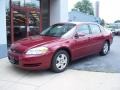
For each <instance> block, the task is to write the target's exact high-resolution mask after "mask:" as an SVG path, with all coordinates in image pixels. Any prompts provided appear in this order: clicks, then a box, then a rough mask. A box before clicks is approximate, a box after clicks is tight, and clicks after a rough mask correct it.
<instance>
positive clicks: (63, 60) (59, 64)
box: [52, 50, 70, 73]
mask: <svg viewBox="0 0 120 90" xmlns="http://www.w3.org/2000/svg"><path fill="white" fill-rule="evenodd" d="M69 59H70V58H69V54H68V53H67V52H66V51H64V50H60V51H58V52H56V53H55V55H54V57H53V60H52V70H53V71H54V72H56V73H59V72H62V71H64V70H65V69H66V67H67V66H68V63H69Z"/></svg>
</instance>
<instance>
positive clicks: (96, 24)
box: [89, 23, 102, 34]
mask: <svg viewBox="0 0 120 90" xmlns="http://www.w3.org/2000/svg"><path fill="white" fill-rule="evenodd" d="M91 25H96V26H98V28H99V30H100V32H99V33H93V32H92V29H91V27H90V26H91ZM89 28H90V34H100V33H101V32H102V30H101V28H100V25H98V24H93V23H92V24H89Z"/></svg>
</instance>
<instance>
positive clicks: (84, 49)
mask: <svg viewBox="0 0 120 90" xmlns="http://www.w3.org/2000/svg"><path fill="white" fill-rule="evenodd" d="M76 32H77V33H78V34H79V33H81V34H83V36H82V35H81V36H79V37H78V38H76V39H75V40H76V45H75V48H76V49H75V50H76V51H75V52H76V53H75V59H77V58H80V57H84V56H87V55H88V54H89V50H90V49H89V43H90V40H89V34H90V30H89V26H88V25H87V24H83V25H80V26H78V27H77V29H76Z"/></svg>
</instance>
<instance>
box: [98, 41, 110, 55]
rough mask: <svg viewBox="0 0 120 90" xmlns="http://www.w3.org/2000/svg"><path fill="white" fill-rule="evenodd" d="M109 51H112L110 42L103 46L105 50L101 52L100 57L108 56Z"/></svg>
mask: <svg viewBox="0 0 120 90" xmlns="http://www.w3.org/2000/svg"><path fill="white" fill-rule="evenodd" d="M109 50H110V44H109V43H108V42H105V43H104V45H103V48H102V50H101V52H100V55H102V56H104V55H106V54H108V52H109Z"/></svg>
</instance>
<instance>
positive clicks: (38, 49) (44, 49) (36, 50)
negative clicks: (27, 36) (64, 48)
mask: <svg viewBox="0 0 120 90" xmlns="http://www.w3.org/2000/svg"><path fill="white" fill-rule="evenodd" d="M47 51H48V48H47V47H36V48H32V49H30V50H28V51H27V52H26V54H27V55H30V54H34V55H35V54H44V53H46V52H47Z"/></svg>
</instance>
